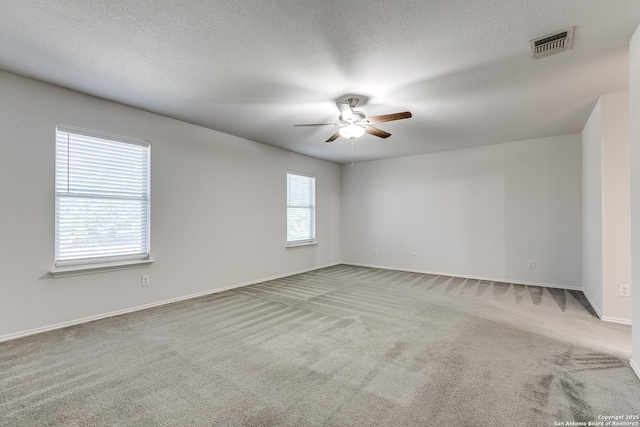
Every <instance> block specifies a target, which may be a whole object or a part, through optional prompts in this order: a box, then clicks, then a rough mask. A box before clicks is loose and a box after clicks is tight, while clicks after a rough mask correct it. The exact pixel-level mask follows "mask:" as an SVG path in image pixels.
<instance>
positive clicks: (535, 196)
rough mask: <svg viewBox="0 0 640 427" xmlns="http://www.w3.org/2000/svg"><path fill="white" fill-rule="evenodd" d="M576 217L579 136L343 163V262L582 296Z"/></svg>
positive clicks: (578, 217) (579, 230)
mask: <svg viewBox="0 0 640 427" xmlns="http://www.w3.org/2000/svg"><path fill="white" fill-rule="evenodd" d="M581 210H582V204H581V143H580V135H579V134H572V135H565V136H557V137H551V138H543V139H536V140H528V141H519V142H510V143H506V144H496V145H491V146H486V147H479V148H472V149H465V150H457V151H448V152H441V153H435V154H426V155H420V156H412V157H404V158H396V159H388V160H380V161H372V162H363V163H357V164H355V165H354V166H349V165H344V166H343V167H342V212H343V215H342V242H343V246H342V248H343V249H342V253H343V259H344V260H345V262H351V263H357V264H364V265H377V266H385V267H392V268H403V269H411V270H416V271H434V272H441V273H445V274H452V275H465V276H472V277H486V278H494V279H498V280H504V281H517V282H523V283H539V284H548V285H557V286H563V287H576V288H580V287H581V285H582V260H581V257H582V249H581V244H582V237H581V235H582V224H581ZM374 250H377V251H378V253H377V255H376V254H375V253H374ZM414 252H416V253H417V256H415V257H414V256H413V253H414ZM528 260H534V261H535V263H536V266H535V267H536V268H535V269H528V268H527V261H528Z"/></svg>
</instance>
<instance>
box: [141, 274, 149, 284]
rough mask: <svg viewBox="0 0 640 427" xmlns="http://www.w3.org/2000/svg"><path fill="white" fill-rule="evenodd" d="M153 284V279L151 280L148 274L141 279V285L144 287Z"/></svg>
mask: <svg viewBox="0 0 640 427" xmlns="http://www.w3.org/2000/svg"><path fill="white" fill-rule="evenodd" d="M150 284H151V279H150V278H149V275H148V274H144V275H143V276H142V277H141V278H140V285H142V286H149V285H150Z"/></svg>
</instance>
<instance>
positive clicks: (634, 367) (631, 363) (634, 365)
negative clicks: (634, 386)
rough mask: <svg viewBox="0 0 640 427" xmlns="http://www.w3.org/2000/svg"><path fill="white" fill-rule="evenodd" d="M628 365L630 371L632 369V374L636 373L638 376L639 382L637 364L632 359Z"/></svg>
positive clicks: (638, 367) (639, 368) (639, 372)
mask: <svg viewBox="0 0 640 427" xmlns="http://www.w3.org/2000/svg"><path fill="white" fill-rule="evenodd" d="M629 365H630V366H631V369H633V372H635V373H636V375H637V376H638V379H639V380H640V366H638V364H637V363H636V362H635V360H633V359H631V360H629Z"/></svg>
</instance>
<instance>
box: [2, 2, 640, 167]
mask: <svg viewBox="0 0 640 427" xmlns="http://www.w3.org/2000/svg"><path fill="white" fill-rule="evenodd" d="M0 10H1V11H2V12H1V13H0V69H3V70H5V71H9V72H12V73H16V74H21V75H25V76H28V77H32V78H36V79H39V80H43V81H46V82H50V83H54V84H57V85H60V86H63V87H67V88H71V89H74V90H78V91H81V92H85V93H88V94H91V95H95V96H99V97H102V98H106V99H110V100H113V101H117V102H120V103H123V104H127V105H131V106H135V107H139V108H142V109H145V110H148V111H152V112H155V113H159V114H163V115H166V116H170V117H175V118H177V119H181V120H184V121H187V122H191V123H195V124H198V125H202V126H205V127H208V128H211V129H215V130H219V131H222V132H226V133H230V134H233V135H238V136H241V137H244V138H247V139H251V140H254V141H258V142H262V143H265V144H270V145H274V146H278V147H282V148H285V149H288V150H292V151H296V152H299V153H303V154H308V155H311V156H314V157H319V158H324V159H328V160H332V161H336V162H340V163H345V162H350V161H351V144H350V142H349V141H348V140H346V139H343V138H339V139H338V140H336V141H334V142H332V143H325V142H324V141H325V140H326V139H327V138H328V137H329V136H330V135H331V134H332V133H333V132H334V131H335V129H334V128H331V127H317V128H308V127H307V128H299V127H296V128H294V127H293V124H296V123H319V122H334V121H336V120H337V116H338V110H337V108H336V106H335V101H337V100H342V99H343V96H344V95H345V94H361V95H363V96H365V97H367V98H368V102H367V103H366V105H364V106H362V108H360V109H361V110H362V111H364V112H365V113H366V114H367V115H368V116H373V115H379V114H388V113H395V112H398V111H407V110H408V111H411V112H412V113H413V118H411V119H408V120H402V121H397V122H390V123H382V124H380V125H378V127H379V128H380V129H383V130H385V131H388V132H390V133H392V136H391V137H390V138H388V139H386V140H383V139H379V138H376V137H374V136H371V135H365V136H363V137H362V138H360V139H357V140H355V144H354V151H355V159H356V160H359V161H361V160H370V159H379V158H387V157H397V156H405V155H413V154H420V153H428V152H434V151H442V150H450V149H457V148H462V147H472V146H478V145H483V144H493V143H498V142H506V141H516V140H522V139H530V138H536V137H544V136H551V135H559V134H567V133H572V132H579V131H580V130H581V129H582V127H583V126H584V124H585V122H586V119H587V117H588V115H589V113H590V110H591V108H592V107H593V105H594V104H595V101H596V99H597V98H598V96H600V95H602V94H604V93H610V92H616V91H620V90H626V89H628V80H629V79H628V52H627V46H628V42H629V40H630V39H631V36H632V34H633V32H634V30H635V29H636V28H637V27H638V25H639V24H640V1H638V0H611V1H604V0H535V1H534V0H487V1H468V0H465V1H462V0H448V1H424V0H422V1H419V0H417V1H403V0H394V1H390V0H373V1H354V0H352V1H347V2H345V1H336V0H323V1H311V0H298V1H293V0H292V1H283V0H263V1H260V2H254V1H247V0H237V1H229V0H225V1H221V0H212V1H196V0H137V1H131V0H102V1H100V0H66V1H61V0H20V1H17V0H0ZM574 25H575V26H576V34H575V42H574V46H575V48H574V49H573V50H570V51H567V52H565V53H562V54H559V55H554V56H550V57H546V58H542V59H539V60H535V61H533V60H531V59H530V53H529V44H528V42H529V40H530V39H533V38H536V37H538V36H543V35H546V34H549V33H552V32H555V31H558V30H562V29H564V28H567V27H570V26H574Z"/></svg>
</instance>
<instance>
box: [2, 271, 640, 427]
mask: <svg viewBox="0 0 640 427" xmlns="http://www.w3.org/2000/svg"><path fill="white" fill-rule="evenodd" d="M629 355H630V327H628V326H623V325H615V324H607V323H604V322H601V321H600V320H598V319H597V318H596V317H594V315H593V313H592V312H590V309H589V308H588V304H587V302H586V301H585V299H584V296H583V295H582V293H580V292H568V291H563V290H550V289H542V288H537V287H530V286H522V285H513V284H508V283H493V282H486V281H478V280H467V279H461V278H453V277H445V276H433V275H424V274H417V273H407V272H401V271H390V270H380V269H371V268H363V267H353V266H346V265H340V266H336V267H331V268H326V269H323V270H317V271H314V272H311V273H306V274H301V275H297V276H292V277H289V278H285V279H280V280H274V281H270V282H265V283H261V284H257V285H253V286H249V287H245V288H241V289H237V290H234V291H227V292H223V293H219V294H214V295H210V296H207V297H202V298H198V299H193V300H189V301H184V302H180V303H176V304H171V305H167V306H163V307H159V308H155V309H150V310H146V311H141V312H137V313H132V314H128V315H124V316H119V317H115V318H111V319H105V320H100V321H96V322H92V323H89V324H84V325H80V326H75V327H71V328H67V329H64V330H58V331H53V332H49V333H45V334H41V335H37V336H32V337H27V338H23V339H19V340H14V341H10V342H5V343H1V344H0V425H1V426H49V425H51V426H58V425H64V426H92V425H119V426H211V425H224V426H234V425H248V426H272V425H273V426H276V425H288V426H316V425H318V426H355V425H357V426H366V425H380V426H404V425H407V426H431V425H433V426H472V425H474V426H476V425H477V426H553V425H554V421H555V422H567V421H573V420H576V421H597V419H598V416H600V415H602V416H604V415H620V414H629V415H633V414H640V381H639V380H638V378H637V377H635V375H634V374H633V372H632V370H631V368H629V366H628V362H627V360H628V358H629Z"/></svg>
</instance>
